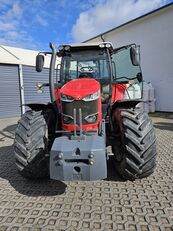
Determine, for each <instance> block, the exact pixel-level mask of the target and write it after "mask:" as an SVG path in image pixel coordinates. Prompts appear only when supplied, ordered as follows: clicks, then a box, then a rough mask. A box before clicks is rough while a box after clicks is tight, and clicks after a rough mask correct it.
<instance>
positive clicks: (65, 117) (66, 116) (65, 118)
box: [62, 114, 73, 124]
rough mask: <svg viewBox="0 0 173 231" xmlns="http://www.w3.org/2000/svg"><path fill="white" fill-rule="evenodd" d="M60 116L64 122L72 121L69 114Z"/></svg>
mask: <svg viewBox="0 0 173 231" xmlns="http://www.w3.org/2000/svg"><path fill="white" fill-rule="evenodd" d="M62 118H63V122H64V123H65V124H70V123H71V122H72V121H73V117H72V116H69V115H65V114H62Z"/></svg>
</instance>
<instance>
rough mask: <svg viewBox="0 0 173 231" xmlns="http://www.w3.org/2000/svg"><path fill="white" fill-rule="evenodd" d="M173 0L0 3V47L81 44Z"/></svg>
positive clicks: (0, 0) (42, 47)
mask: <svg viewBox="0 0 173 231" xmlns="http://www.w3.org/2000/svg"><path fill="white" fill-rule="evenodd" d="M171 2H173V0H0V45H7V46H15V47H21V48H26V49H32V50H48V44H49V42H53V43H54V44H55V45H56V47H58V46H59V45H60V44H68V43H75V42H82V41H84V40H87V39H88V38H91V37H94V36H95V35H97V34H100V33H102V32H105V31H107V30H109V29H111V28H114V27H116V26H119V25H121V24H123V23H125V22H127V21H129V20H132V19H134V18H137V17H139V16H141V15H143V14H146V13H148V12H150V11H153V10H155V9H157V8H160V7H162V6H164V5H166V4H169V3H171Z"/></svg>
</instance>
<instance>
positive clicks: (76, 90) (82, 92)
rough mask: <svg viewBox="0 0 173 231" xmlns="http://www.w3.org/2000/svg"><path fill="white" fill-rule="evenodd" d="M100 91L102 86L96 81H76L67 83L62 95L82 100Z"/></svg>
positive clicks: (61, 91)
mask: <svg viewBox="0 0 173 231" xmlns="http://www.w3.org/2000/svg"><path fill="white" fill-rule="evenodd" d="M99 89H100V84H99V82H97V81H96V80H95V79H90V78H82V79H74V80H71V81H70V82H68V83H66V84H65V85H64V86H63V87H62V88H61V90H60V93H62V94H64V95H68V96H72V97H73V98H74V99H78V100H80V99H82V98H83V97H84V96H86V95H90V94H93V93H95V92H97V91H98V90H99Z"/></svg>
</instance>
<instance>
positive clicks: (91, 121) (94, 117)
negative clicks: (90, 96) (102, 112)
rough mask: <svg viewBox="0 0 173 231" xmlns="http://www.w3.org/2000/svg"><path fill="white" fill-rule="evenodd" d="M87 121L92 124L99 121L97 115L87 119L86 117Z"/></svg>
mask: <svg viewBox="0 0 173 231" xmlns="http://www.w3.org/2000/svg"><path fill="white" fill-rule="evenodd" d="M85 120H86V121H87V122H88V123H89V124H90V123H91V124H93V123H95V122H96V121H97V114H94V115H89V116H87V117H85Z"/></svg>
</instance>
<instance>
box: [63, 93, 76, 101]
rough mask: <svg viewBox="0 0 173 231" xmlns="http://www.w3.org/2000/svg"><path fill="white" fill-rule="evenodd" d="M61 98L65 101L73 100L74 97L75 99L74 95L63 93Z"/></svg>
mask: <svg viewBox="0 0 173 231" xmlns="http://www.w3.org/2000/svg"><path fill="white" fill-rule="evenodd" d="M61 100H62V101H65V102H72V101H73V100H74V99H73V97H71V96H69V95H64V94H61Z"/></svg>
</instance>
